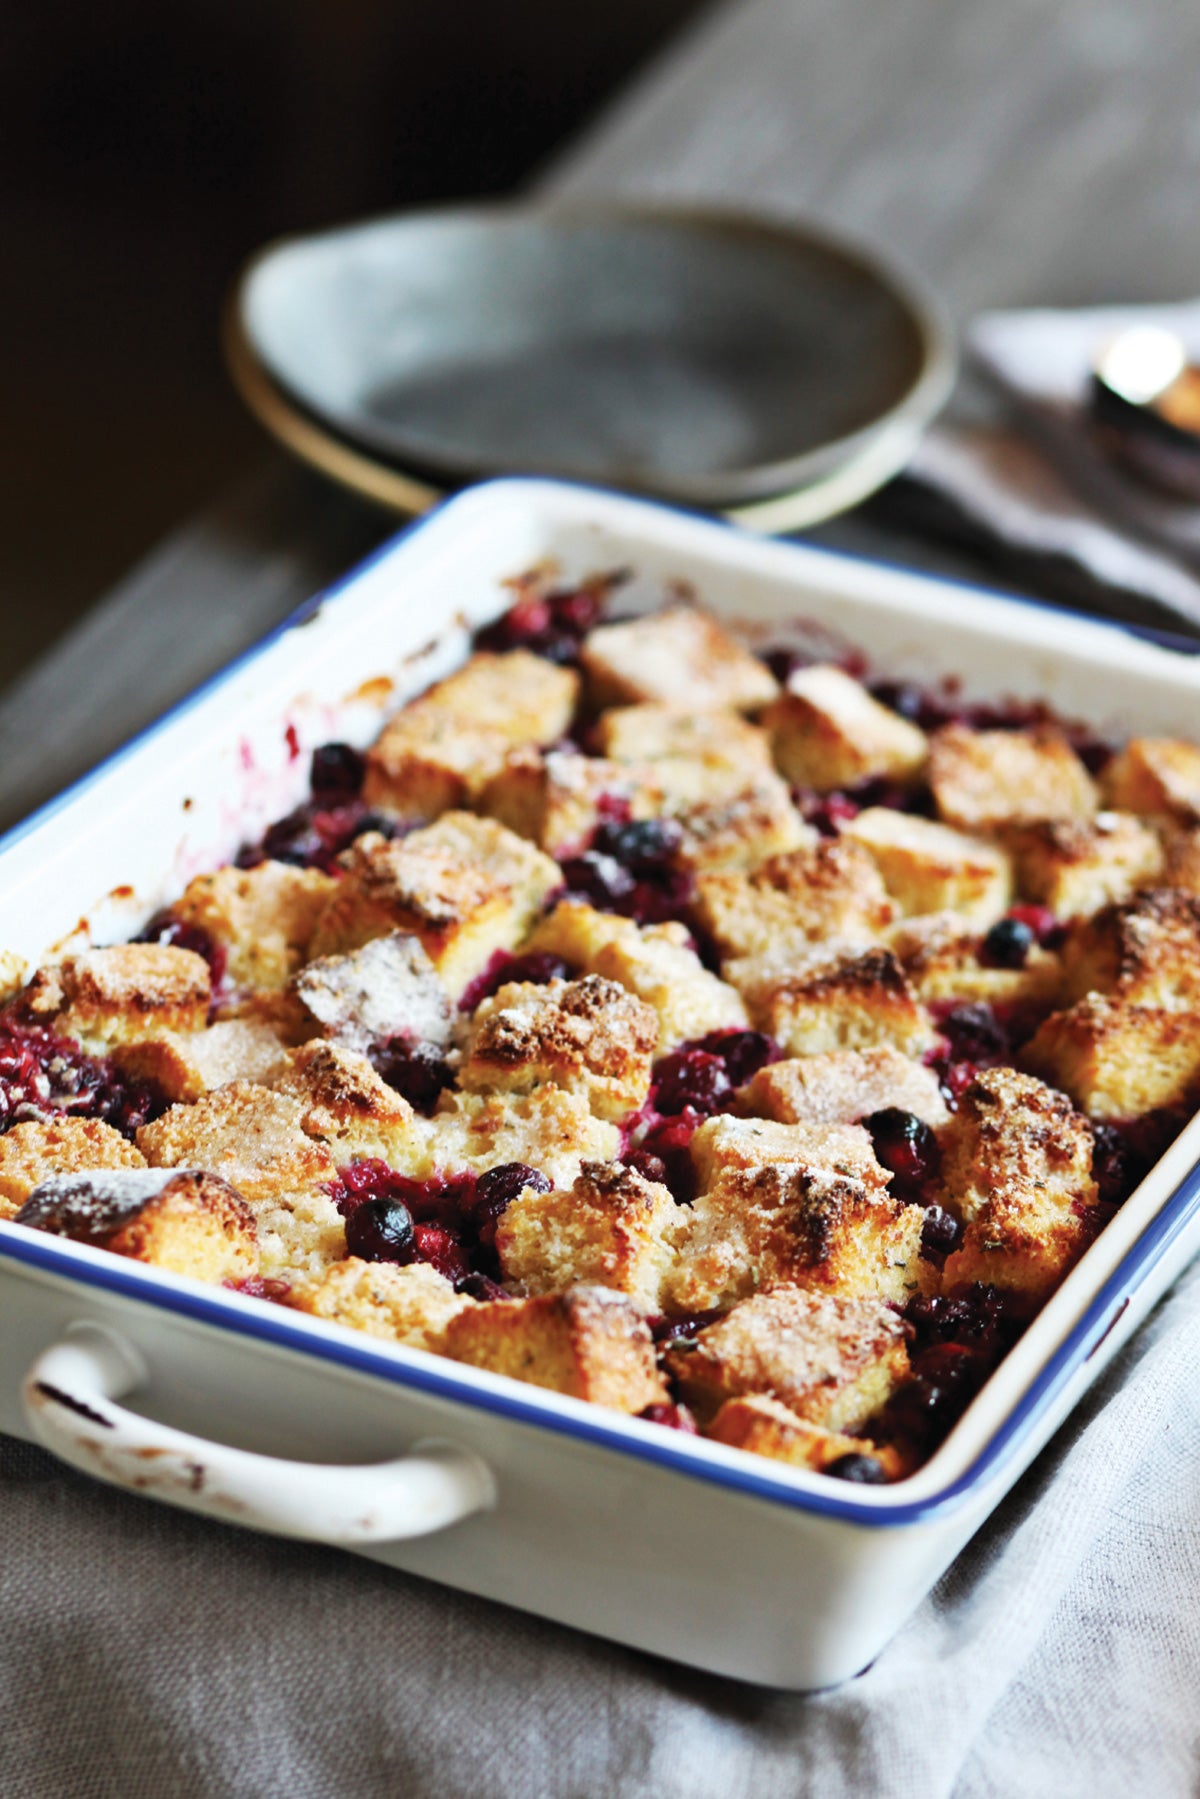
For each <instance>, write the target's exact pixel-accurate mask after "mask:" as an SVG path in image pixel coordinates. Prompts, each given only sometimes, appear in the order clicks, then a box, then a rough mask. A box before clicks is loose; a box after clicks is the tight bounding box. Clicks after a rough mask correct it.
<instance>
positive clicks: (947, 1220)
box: [921, 1206, 962, 1256]
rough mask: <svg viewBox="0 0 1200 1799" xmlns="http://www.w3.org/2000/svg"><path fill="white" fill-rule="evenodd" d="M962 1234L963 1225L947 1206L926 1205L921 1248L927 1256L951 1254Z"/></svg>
mask: <svg viewBox="0 0 1200 1799" xmlns="http://www.w3.org/2000/svg"><path fill="white" fill-rule="evenodd" d="M961 1235H962V1226H961V1225H960V1224H959V1222H958V1219H957V1218H956V1217H955V1216H954V1214H953V1212H948V1211H947V1210H946V1208H945V1206H926V1208H925V1223H924V1225H923V1226H922V1229H921V1248H922V1250H923V1251H924V1253H925V1254H926V1255H927V1256H940V1255H949V1253H950V1251H951V1250H952V1249H954V1248H955V1247H956V1246H957V1243H958V1240H959V1237H960V1236H961Z"/></svg>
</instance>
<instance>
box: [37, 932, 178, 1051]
mask: <svg viewBox="0 0 1200 1799" xmlns="http://www.w3.org/2000/svg"><path fill="white" fill-rule="evenodd" d="M210 997H211V983H210V980H209V973H208V963H207V962H206V961H205V960H204V958H203V956H198V955H196V954H195V952H194V951H193V950H189V949H176V948H175V947H174V946H173V945H168V944H162V943H117V944H113V945H112V946H111V947H110V948H106V949H89V950H83V951H81V952H80V954H79V955H77V956H68V957H66V958H65V959H64V960H63V961H62V962H52V963H48V964H47V965H46V966H45V967H44V968H39V969H38V970H37V971H36V973H35V974H34V975H33V978H32V979H31V980H30V982H29V984H28V986H27V987H26V988H25V989H24V992H23V993H22V994H21V996H20V998H19V1000H18V1002H17V1004H18V1006H19V1008H20V1010H21V1011H22V1012H23V1013H24V1014H25V1016H26V1017H27V1018H28V1019H29V1021H30V1023H32V1024H35V1025H42V1026H45V1027H46V1028H48V1029H50V1030H53V1031H55V1032H56V1033H57V1034H58V1035H59V1036H62V1037H74V1038H75V1039H76V1040H77V1041H78V1042H79V1043H81V1044H82V1045H83V1047H84V1049H87V1050H91V1051H94V1052H98V1053H100V1054H105V1053H106V1052H107V1051H108V1050H109V1049H110V1048H111V1047H112V1046H113V1045H114V1044H116V1043H135V1042H137V1041H138V1040H139V1039H140V1038H143V1037H149V1036H153V1035H154V1034H155V1033H156V1032H158V1031H200V1030H203V1028H204V1026H205V1024H206V1023H207V1021H208V1006H209V1000H210Z"/></svg>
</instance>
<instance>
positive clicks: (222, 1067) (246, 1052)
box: [112, 1018, 287, 1102]
mask: <svg viewBox="0 0 1200 1799" xmlns="http://www.w3.org/2000/svg"><path fill="white" fill-rule="evenodd" d="M112 1057H113V1061H114V1062H115V1063H116V1065H117V1067H118V1068H119V1069H121V1071H122V1072H123V1073H124V1074H127V1075H129V1076H130V1077H131V1078H133V1079H134V1080H141V1081H151V1082H152V1083H153V1084H154V1086H155V1087H157V1088H158V1090H159V1092H160V1093H161V1094H162V1095H163V1098H164V1099H167V1100H170V1101H171V1102H174V1101H176V1100H194V1099H199V1098H200V1095H201V1094H202V1093H209V1092H211V1091H212V1089H213V1088H214V1087H225V1086H227V1085H228V1084H229V1082H230V1081H261V1082H264V1083H270V1082H271V1081H272V1080H273V1079H274V1078H275V1076H276V1075H278V1074H280V1073H282V1071H283V1069H284V1068H285V1067H286V1066H287V1051H286V1050H285V1048H284V1046H283V1044H282V1043H281V1042H280V1040H279V1037H278V1036H277V1035H276V1033H275V1032H274V1031H273V1030H272V1029H271V1027H270V1025H267V1024H258V1023H255V1022H254V1020H253V1019H248V1018H247V1019H242V1018H231V1019H228V1020H226V1021H225V1022H224V1023H219V1024H214V1025H210V1026H209V1028H208V1029H207V1030H206V1031H192V1032H188V1033H184V1032H181V1031H160V1032H158V1033H157V1035H155V1036H153V1037H143V1038H141V1039H139V1040H138V1041H137V1042H135V1043H119V1044H117V1045H115V1046H114V1048H113V1051H112Z"/></svg>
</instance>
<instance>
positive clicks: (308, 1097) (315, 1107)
mask: <svg viewBox="0 0 1200 1799" xmlns="http://www.w3.org/2000/svg"><path fill="white" fill-rule="evenodd" d="M274 1085H275V1088H276V1090H277V1091H278V1092H279V1093H281V1094H286V1095H287V1096H288V1097H289V1098H290V1099H294V1100H297V1101H299V1103H300V1105H301V1107H302V1108H303V1110H302V1113H301V1116H300V1118H299V1120H298V1122H299V1125H300V1129H301V1130H302V1131H303V1132H304V1134H305V1136H307V1137H311V1138H313V1139H315V1140H316V1141H317V1142H318V1143H323V1144H324V1145H325V1146H326V1147H327V1148H328V1150H329V1152H330V1154H331V1155H332V1156H333V1157H334V1158H335V1160H336V1162H337V1163H338V1165H339V1167H340V1166H341V1165H342V1164H343V1163H346V1162H353V1161H358V1160H360V1159H363V1158H375V1157H377V1158H378V1159H379V1160H380V1161H383V1162H387V1163H389V1164H390V1165H391V1167H393V1168H396V1169H401V1170H406V1169H409V1168H412V1167H414V1166H417V1167H419V1166H420V1165H421V1164H422V1162H423V1161H424V1159H425V1156H426V1153H427V1146H428V1141H429V1134H430V1127H429V1124H428V1121H427V1120H426V1119H424V1118H419V1117H418V1116H417V1114H416V1113H415V1112H414V1111H413V1108H412V1107H411V1106H410V1105H409V1103H408V1101H407V1100H406V1099H405V1098H404V1096H403V1094H400V1093H397V1092H396V1089H395V1088H394V1087H389V1086H388V1084H387V1082H386V1081H384V1080H382V1079H381V1077H380V1076H379V1075H378V1074H377V1073H376V1071H375V1069H374V1068H373V1067H372V1065H371V1063H370V1062H369V1061H368V1060H367V1058H366V1056H364V1055H361V1054H360V1053H359V1052H358V1051H357V1050H351V1049H343V1048H342V1047H341V1045H340V1044H337V1043H327V1042H325V1040H324V1039H323V1038H316V1039H314V1041H313V1042H311V1043H306V1044H304V1045H303V1046H302V1047H301V1048H300V1049H297V1050H293V1051H292V1053H291V1055H290V1056H289V1057H288V1060H287V1065H286V1067H285V1069H284V1071H283V1072H282V1073H281V1074H280V1075H279V1077H278V1078H277V1079H276V1081H275V1083H274Z"/></svg>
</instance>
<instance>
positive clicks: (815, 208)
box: [0, 0, 1200, 824]
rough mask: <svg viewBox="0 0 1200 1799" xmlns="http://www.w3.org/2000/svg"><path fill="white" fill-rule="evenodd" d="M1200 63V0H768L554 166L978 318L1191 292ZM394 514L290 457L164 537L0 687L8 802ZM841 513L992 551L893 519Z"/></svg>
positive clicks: (924, 550) (853, 527)
mask: <svg viewBox="0 0 1200 1799" xmlns="http://www.w3.org/2000/svg"><path fill="white" fill-rule="evenodd" d="M1198 64H1200V7H1198V6H1196V5H1195V4H1192V3H1190V0H1136V5H1135V4H1133V0H1056V4H1054V5H1050V4H1048V3H1047V0H952V3H951V4H947V0H752V3H751V4H742V5H730V6H726V7H722V8H718V9H717V10H716V11H715V12H714V13H713V14H712V15H710V16H709V17H708V18H707V19H706V20H705V21H704V22H703V23H702V25H701V27H700V28H699V29H698V30H696V31H694V32H693V33H692V34H691V35H690V36H688V37H686V38H685V39H683V40H681V41H679V42H678V43H677V44H676V45H675V46H674V47H673V48H672V49H671V50H670V52H669V53H668V54H667V55H666V56H665V57H664V58H662V59H661V60H660V61H659V62H658V63H657V64H656V65H655V66H653V67H651V68H650V69H649V70H648V71H647V72H646V73H645V74H644V76H643V77H642V78H641V80H640V81H638V82H637V83H635V84H634V86H633V87H632V88H631V89H630V91H629V92H628V93H627V94H626V95H625V97H624V98H623V99H622V100H621V102H620V103H619V104H618V105H617V106H616V107H615V108H614V109H612V110H611V111H610V113H609V114H608V115H607V116H606V117H605V118H604V119H602V120H601V121H600V123H599V124H598V126H597V127H596V128H595V129H594V130H593V131H592V132H591V133H590V134H589V135H588V136H587V137H586V138H585V139H584V140H583V141H582V142H580V143H579V144H578V145H577V146H576V147H575V148H574V149H573V150H572V151H571V153H570V154H568V155H567V156H565V157H563V158H561V159H560V160H559V161H558V163H557V164H556V165H555V167H554V168H553V169H552V170H551V171H549V172H548V175H547V177H546V182H545V186H546V187H547V188H548V189H551V190H554V191H557V192H559V193H563V194H577V195H582V194H585V193H586V194H597V193H610V192H623V193H628V194H634V193H636V194H639V195H643V196H646V195H657V196H672V197H675V198H692V199H695V198H707V199H714V198H715V199H721V200H724V201H727V202H734V203H736V204H739V205H744V206H746V207H751V208H761V209H765V210H770V211H774V212H778V213H782V214H785V215H792V216H796V215H807V216H812V217H818V218H821V219H823V220H825V221H828V222H830V223H832V224H834V225H836V226H837V227H838V228H839V229H841V230H842V231H844V232H849V233H851V234H858V235H861V236H863V237H865V238H867V239H869V240H872V241H874V242H876V243H878V244H879V245H881V246H883V247H884V248H886V249H887V250H888V251H890V252H891V253H892V254H893V255H894V256H896V257H898V258H899V259H900V260H901V261H904V262H907V263H909V264H910V265H911V266H912V267H913V268H914V269H916V270H919V271H920V272H921V273H922V274H923V275H924V276H925V277H926V279H927V280H929V281H930V282H931V283H932V284H933V285H934V286H935V287H936V288H937V289H938V290H939V291H940V292H941V293H942V295H943V296H944V298H945V300H946V301H947V303H948V304H949V306H950V308H951V310H952V312H953V313H954V314H955V315H956V317H957V318H958V319H959V320H960V321H961V320H965V319H966V318H968V317H969V316H970V315H971V314H972V313H973V312H975V311H976V310H978V309H981V308H983V307H987V306H994V305H1000V304H1014V303H1023V302H1029V303H1035V302H1045V303H1048V304H1070V303H1074V302H1079V303H1084V302H1089V301H1102V300H1113V301H1117V300H1150V299H1167V298H1179V297H1183V296H1188V295H1191V294H1193V293H1196V292H1198V291H1200V251H1198V250H1197V242H1198V238H1197V194H1198V193H1200V179H1198V177H1200V111H1197V109H1196V104H1195V78H1194V77H1195V71H1196V68H1197V66H1198ZM215 328H216V327H215V321H214V329H215ZM969 403H970V397H969V396H966V395H960V396H959V398H958V400H957V401H956V404H958V405H959V406H960V407H961V406H963V405H964V404H969ZM68 523H69V521H68V519H67V518H66V517H64V528H66V527H67V525H68ZM391 527H392V521H390V520H388V519H387V518H386V517H384V516H382V515H381V514H379V513H377V512H375V511H373V510H372V509H371V508H369V507H368V506H366V505H365V504H362V503H360V502H358V501H357V500H355V499H352V498H350V497H348V496H346V495H344V494H340V493H338V492H336V491H334V490H333V489H331V488H329V487H327V486H325V485H323V484H322V483H321V482H320V481H319V480H318V479H317V478H315V477H313V476H311V475H309V474H307V473H305V472H304V471H301V470H298V469H295V468H293V467H291V466H289V465H288V464H286V463H285V462H284V460H283V459H282V457H276V456H273V455H271V454H270V453H269V452H268V453H266V454H265V456H264V469H263V472H262V475H261V477H260V478H258V479H257V480H256V481H255V482H253V483H252V484H250V485H249V486H248V487H247V488H246V489H244V490H243V491H241V492H239V493H236V494H234V495H232V496H231V497H230V499H229V500H228V502H227V503H226V504H224V505H222V506H221V507H219V508H218V509H217V510H216V511H215V512H213V513H211V514H209V515H208V516H206V517H204V518H202V519H200V520H198V521H196V522H195V523H193V524H190V525H188V526H186V527H184V528H183V529H182V530H181V531H179V532H178V533H177V534H176V535H175V536H174V537H172V538H171V539H170V540H169V541H168V542H167V543H165V544H164V545H163V546H162V547H161V548H160V549H159V550H157V551H156V552H155V553H154V554H153V555H151V556H150V557H149V558H148V559H147V560H146V561H145V562H144V563H143V564H142V565H141V566H140V567H139V568H138V569H136V570H135V571H134V573H133V574H132V575H131V576H130V577H129V578H128V580H126V581H125V582H124V583H123V584H122V585H121V586H120V587H119V588H118V589H117V590H116V591H115V592H114V593H113V594H111V595H110V596H109V597H108V598H107V599H105V600H103V601H102V602H100V603H99V604H98V605H97V606H96V608H95V609H94V611H93V612H92V613H91V614H90V615H89V616H88V618H87V619H86V620H85V621H84V623H83V624H82V625H81V626H80V627H79V628H78V629H76V630H75V631H74V632H73V633H72V634H71V635H70V636H69V637H68V638H66V639H65V640H64V641H63V642H62V643H61V644H60V645H58V646H57V647H56V648H55V649H54V651H52V652H51V653H50V654H49V655H48V656H47V657H46V658H45V659H44V660H43V661H42V662H41V663H40V664H39V665H38V666H36V667H35V668H34V669H33V670H32V671H31V672H30V673H29V674H28V675H27V676H26V677H25V678H24V679H23V680H21V681H20V683H19V684H17V685H16V686H15V687H13V688H12V689H10V690H9V692H8V693H7V694H6V695H5V696H4V697H3V700H2V701H0V769H2V770H3V778H2V780H0V789H2V797H0V824H3V823H8V822H11V821H12V820H14V819H15V818H17V817H19V816H20V815H21V814H23V813H24V812H26V811H28V810H29V809H30V807H31V806H33V805H34V804H36V803H37V802H38V801H39V800H40V799H42V798H45V797H46V796H47V795H48V794H50V793H52V792H53V791H54V790H55V789H56V788H58V787H60V786H61V785H62V784H63V783H64V782H65V781H66V780H68V779H70V778H71V777H72V776H73V775H75V774H78V773H80V772H82V771H83V770H84V769H86V768H87V767H88V766H90V764H92V763H93V762H94V761H95V760H96V759H97V757H98V756H100V755H101V754H103V753H104V752H105V751H106V750H107V749H110V748H112V747H114V746H115V745H116V744H117V743H119V742H120V741H122V740H123V739H124V738H125V737H127V736H128V735H129V734H130V733H131V731H133V730H135V729H136V728H137V727H138V726H140V725H142V724H144V723H146V722H147V721H148V720H150V719H151V718H153V717H154V716H155V715H156V714H157V713H159V712H160V711H161V710H162V709H163V707H164V706H165V705H167V704H169V702H170V701H171V700H172V699H174V698H176V697H178V696H179V695H180V694H181V693H184V692H186V691H187V690H188V689H189V688H190V687H192V686H194V685H195V684H196V682H197V681H199V680H201V679H203V678H204V677H205V676H206V675H208V674H210V673H211V672H212V671H213V670H214V669H216V668H218V667H220V666H221V664H222V663H224V662H225V661H227V660H228V659H229V657H230V656H231V655H233V654H234V653H235V652H236V651H237V650H239V649H240V648H242V647H244V646H245V645H246V644H248V643H250V642H252V641H253V640H254V639H255V638H256V637H257V636H259V635H260V634H261V633H262V632H263V631H264V630H265V629H267V627H268V626H270V625H271V624H273V623H274V622H275V621H276V620H277V619H279V618H280V617H282V616H283V615H285V614H286V613H287V612H288V611H289V610H290V608H291V607H293V606H294V605H296V604H297V603H298V602H299V601H301V600H302V599H304V598H306V597H307V596H308V595H309V594H310V593H312V592H313V591H315V590H316V589H318V588H319V587H320V586H322V585H323V584H324V583H325V582H326V581H328V580H329V579H330V577H331V576H333V575H334V574H336V573H338V572H339V571H341V570H342V569H344V568H345V567H347V566H348V565H349V564H350V563H351V562H352V561H353V560H354V559H355V557H356V556H358V555H359V554H360V553H362V552H363V551H365V550H366V549H368V548H369V547H370V546H371V545H372V544H373V543H374V542H377V541H378V540H379V539H380V538H381V537H382V536H383V535H385V534H386V533H387V531H388V530H389V529H390V528H391ZM818 535H819V536H820V537H821V538H822V539H823V540H824V541H826V542H833V543H837V544H842V545H845V546H846V547H849V548H855V549H860V550H865V551H867V552H868V553H871V552H876V553H883V554H887V555H890V556H892V557H893V558H895V559H898V560H907V561H910V562H914V563H920V564H925V565H932V566H935V567H941V568H946V567H950V568H954V567H962V569H963V571H964V572H966V573H971V574H978V573H980V572H981V570H980V568H979V565H978V564H972V562H971V561H970V560H969V559H968V560H966V561H963V560H962V559H961V558H958V557H947V555H946V553H945V552H944V551H942V550H939V549H937V548H935V547H932V546H925V545H922V544H919V543H917V542H915V541H913V540H911V539H908V538H900V537H897V536H894V535H892V534H889V533H888V532H887V531H881V530H880V529H879V528H878V526H877V525H875V524H873V523H872V522H871V520H870V519H869V518H867V519H863V518H861V517H851V518H848V519H846V520H842V521H838V523H837V524H835V525H833V526H830V527H826V528H824V529H823V530H822V531H821V532H820V533H818ZM984 572H986V571H984Z"/></svg>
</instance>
